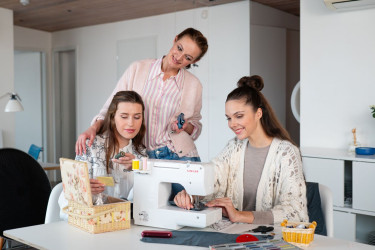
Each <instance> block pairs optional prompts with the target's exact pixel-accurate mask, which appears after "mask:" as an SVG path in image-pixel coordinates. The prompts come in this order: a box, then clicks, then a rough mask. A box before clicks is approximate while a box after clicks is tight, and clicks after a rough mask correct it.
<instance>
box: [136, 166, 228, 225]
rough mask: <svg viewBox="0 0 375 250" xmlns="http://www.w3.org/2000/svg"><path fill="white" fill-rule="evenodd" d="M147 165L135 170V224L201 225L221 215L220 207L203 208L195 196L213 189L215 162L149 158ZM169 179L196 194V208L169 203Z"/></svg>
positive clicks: (210, 191)
mask: <svg viewBox="0 0 375 250" xmlns="http://www.w3.org/2000/svg"><path fill="white" fill-rule="evenodd" d="M147 169H148V170H147V171H143V172H142V171H139V172H135V173H134V200H133V217H134V224H137V225H144V226H151V227H160V228H168V229H180V228H181V227H183V226H190V227H199V228H204V227H207V226H209V225H211V224H213V223H215V222H217V221H219V220H220V219H221V217H222V211H221V208H208V207H205V208H204V206H201V204H199V199H197V196H206V195H209V194H212V193H213V191H214V179H215V178H214V177H215V170H214V166H212V165H209V164H207V163H201V162H184V161H170V160H154V159H148V163H147ZM171 183H179V184H181V185H182V186H184V188H185V190H186V192H187V193H188V194H190V195H194V196H195V204H194V208H195V209H193V210H185V209H183V208H179V207H177V206H173V205H170V203H169V201H168V200H169V197H170V195H171V186H172V185H171ZM197 210H200V211H197Z"/></svg>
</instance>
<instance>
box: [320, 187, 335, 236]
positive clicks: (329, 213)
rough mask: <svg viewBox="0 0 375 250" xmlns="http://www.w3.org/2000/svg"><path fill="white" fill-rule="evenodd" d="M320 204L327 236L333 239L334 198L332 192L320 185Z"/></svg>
mask: <svg viewBox="0 0 375 250" xmlns="http://www.w3.org/2000/svg"><path fill="white" fill-rule="evenodd" d="M319 193H320V202H321V206H322V212H323V216H324V220H325V223H326V229H327V236H328V237H333V200H332V199H333V198H332V192H331V190H330V189H329V188H328V187H327V186H324V185H322V184H319Z"/></svg>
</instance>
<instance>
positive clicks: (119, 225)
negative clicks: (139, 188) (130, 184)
mask: <svg viewBox="0 0 375 250" xmlns="http://www.w3.org/2000/svg"><path fill="white" fill-rule="evenodd" d="M60 165H61V176H62V180H63V189H64V194H65V197H66V198H67V199H68V201H69V205H68V206H67V207H65V208H64V209H63V211H64V212H65V213H67V214H68V215H69V217H68V222H69V224H71V225H74V226H76V227H78V228H81V229H83V230H85V231H87V232H89V233H103V232H110V231H116V230H122V229H128V228H130V202H129V201H125V200H121V199H117V198H115V197H111V196H108V199H107V201H108V202H107V203H106V204H103V205H95V206H94V205H93V203H92V194H91V188H90V180H89V177H88V169H87V165H86V163H85V162H79V161H74V160H70V159H63V158H61V159H60Z"/></svg>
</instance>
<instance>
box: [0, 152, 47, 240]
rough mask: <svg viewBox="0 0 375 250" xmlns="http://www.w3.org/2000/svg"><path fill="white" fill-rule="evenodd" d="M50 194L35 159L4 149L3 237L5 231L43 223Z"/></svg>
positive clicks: (0, 164) (0, 163) (0, 179)
mask: <svg viewBox="0 0 375 250" xmlns="http://www.w3.org/2000/svg"><path fill="white" fill-rule="evenodd" d="M50 193H51V185H50V183H49V180H48V178H47V175H46V173H45V171H44V170H43V168H42V167H41V166H40V164H39V163H38V162H37V161H36V160H35V159H33V158H32V157H31V156H30V155H28V154H27V153H25V152H23V151H21V150H18V149H14V148H2V149H0V197H1V200H2V202H1V204H2V205H1V206H0V222H1V223H0V236H2V234H3V231H4V230H8V229H13V228H19V227H26V226H32V225H37V224H43V223H44V219H45V215H46V209H47V203H48V198H49V194H50ZM3 203H4V204H3ZM5 204H6V205H5Z"/></svg>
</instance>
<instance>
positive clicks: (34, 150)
mask: <svg viewBox="0 0 375 250" xmlns="http://www.w3.org/2000/svg"><path fill="white" fill-rule="evenodd" d="M41 151H43V148H42V147H38V146H37V145H35V144H31V146H30V148H29V151H28V152H27V153H28V154H29V155H31V156H32V157H33V158H34V159H35V160H38V158H39V154H40V152H41Z"/></svg>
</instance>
